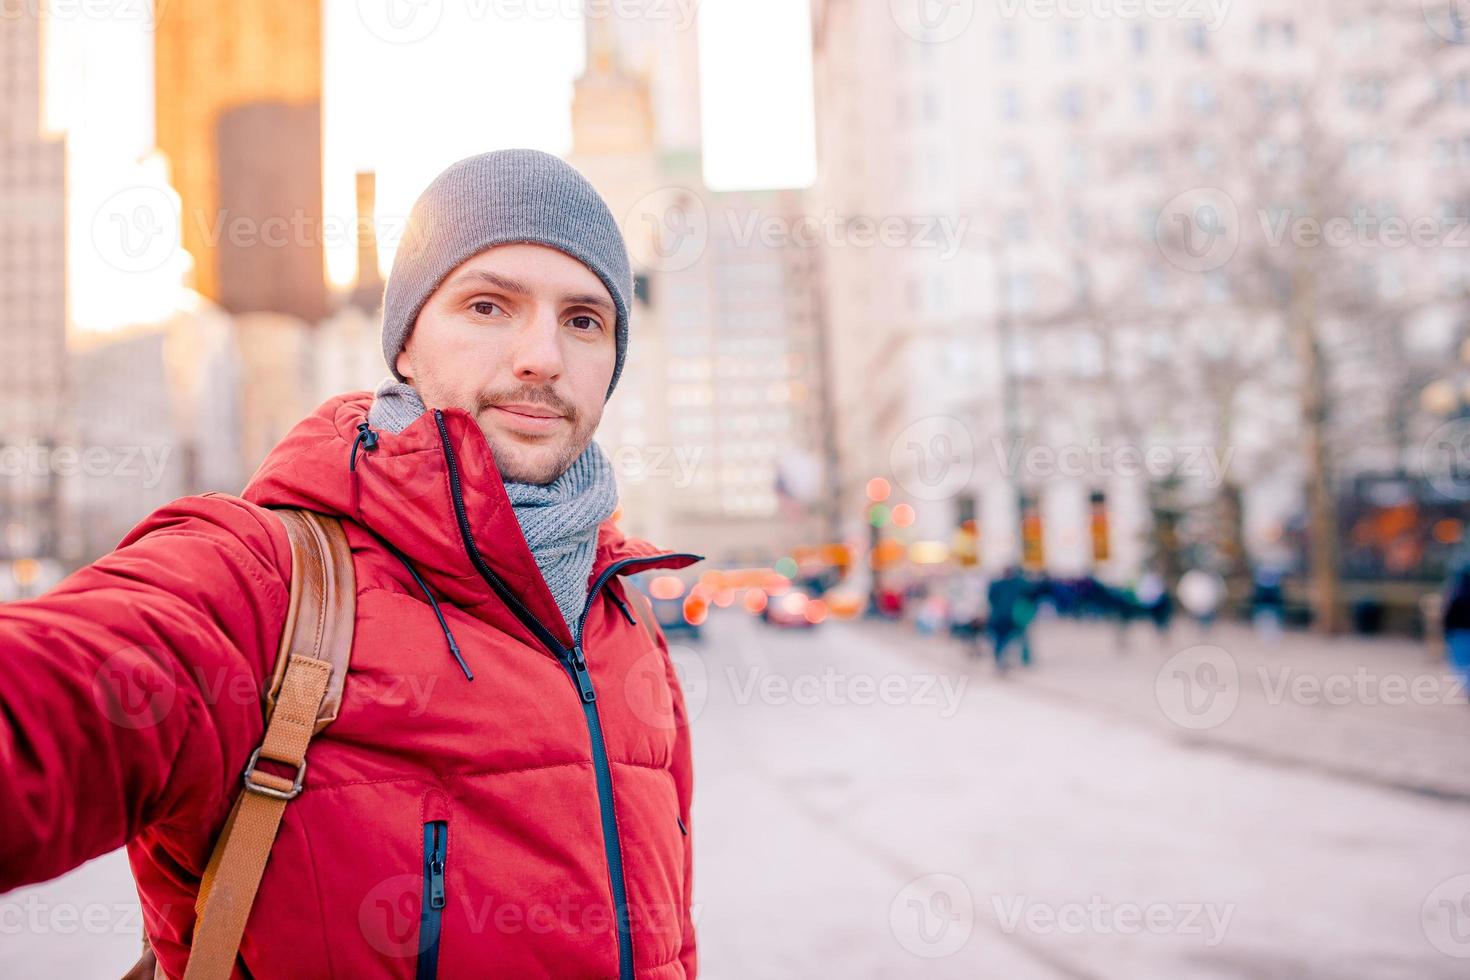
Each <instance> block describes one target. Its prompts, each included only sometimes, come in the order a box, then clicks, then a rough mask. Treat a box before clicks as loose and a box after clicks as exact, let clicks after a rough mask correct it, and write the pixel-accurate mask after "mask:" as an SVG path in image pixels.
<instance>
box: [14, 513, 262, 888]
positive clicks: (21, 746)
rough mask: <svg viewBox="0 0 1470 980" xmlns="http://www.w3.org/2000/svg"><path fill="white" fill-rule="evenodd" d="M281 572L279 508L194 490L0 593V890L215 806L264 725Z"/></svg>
mask: <svg viewBox="0 0 1470 980" xmlns="http://www.w3.org/2000/svg"><path fill="white" fill-rule="evenodd" d="M290 569H291V557H290V545H289V543H288V540H287V538H286V532H285V528H284V526H283V525H281V523H280V522H279V521H278V520H276V519H275V518H274V517H272V516H271V515H269V514H267V513H266V512H265V511H264V510H262V509H260V508H257V507H254V506H252V505H250V504H247V503H245V502H244V501H242V500H239V499H238V498H235V497H229V496H226V495H222V494H208V495H205V496H202V497H186V498H183V499H181V500H177V501H175V502H174V503H172V504H169V505H167V506H165V507H164V508H162V509H160V510H158V511H156V512H155V513H153V514H152V515H151V516H149V517H148V518H147V519H146V520H144V521H143V523H141V524H140V525H138V526H137V527H136V528H134V529H133V530H132V531H131V532H130V533H129V534H128V536H127V538H125V539H124V540H123V542H122V544H121V545H119V546H118V548H117V550H116V551H114V552H113V553H111V554H109V555H107V556H106V557H104V558H102V559H100V560H99V561H97V562H96V563H95V564H92V565H89V566H87V567H85V568H83V569H81V570H79V571H77V572H76V573H74V574H73V575H71V576H69V577H68V578H67V579H65V580H64V581H63V582H61V584H59V585H58V586H57V587H56V588H55V589H53V590H52V591H51V592H48V593H47V594H45V595H44V596H41V597H40V598H37V599H32V600H26V601H22V602H15V603H10V604H8V605H0V664H3V674H0V677H3V680H0V779H3V780H4V783H5V787H6V792H5V803H4V805H3V806H0V891H5V890H7V889H10V888H14V887H17V886H19V885H23V884H27V883H30V882H35V881H42V880H45V879H48V878H53V877H55V876H57V875H59V874H62V873H64V872H66V871H68V870H70V869H71V868H74V867H76V866H77V865H79V864H81V863H82V862H84V861H87V860H89V859H90V858H93V857H95V856H97V855H99V854H103V853H106V852H107V851H110V850H113V849H115V848H117V847H119V846H121V845H122V844H124V843H126V842H127V841H128V840H130V839H131V838H132V837H133V836H135V835H136V834H137V833H139V831H141V830H142V829H144V828H146V827H148V826H150V825H152V824H155V823H165V822H183V821H191V820H205V819H212V818H213V817H214V816H216V815H217V814H216V811H219V810H221V809H222V807H223V806H224V801H225V799H226V796H227V792H228V790H229V789H231V788H232V786H233V784H234V783H235V781H236V780H237V779H238V777H239V771H240V769H242V768H243V767H244V764H245V760H246V759H247V758H248V757H249V753H250V752H251V751H252V750H253V748H254V746H255V745H256V744H258V743H259V741H260V739H261V737H262V734H263V731H264V719H263V712H262V707H261V692H262V690H263V688H264V685H265V683H266V679H267V678H269V676H270V671H271V669H272V667H273V665H274V660H275V655H276V649H277V646H278V640H279V637H280V633H281V628H282V625H283V623H284V621H285V616H286V607H287V603H288V596H289V582H290Z"/></svg>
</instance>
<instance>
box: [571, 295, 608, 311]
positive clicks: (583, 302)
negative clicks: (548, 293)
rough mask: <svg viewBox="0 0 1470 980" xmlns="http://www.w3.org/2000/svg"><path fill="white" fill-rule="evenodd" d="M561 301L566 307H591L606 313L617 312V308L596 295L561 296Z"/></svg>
mask: <svg viewBox="0 0 1470 980" xmlns="http://www.w3.org/2000/svg"><path fill="white" fill-rule="evenodd" d="M561 301H562V303H563V304H564V305H566V306H592V307H596V308H597V309H599V310H602V311H604V312H606V313H616V312H617V308H616V307H615V306H613V305H612V303H610V302H608V301H607V299H606V298H605V297H602V296H598V295H597V294H596V293H574V294H572V295H571V296H563V297H562V298H561Z"/></svg>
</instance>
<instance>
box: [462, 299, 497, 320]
mask: <svg viewBox="0 0 1470 980" xmlns="http://www.w3.org/2000/svg"><path fill="white" fill-rule="evenodd" d="M470 309H472V310H474V311H475V312H476V313H478V314H480V315H481V316H494V315H495V314H497V313H503V312H505V311H504V310H502V309H501V308H500V305H499V304H498V303H492V302H490V301H489V300H488V299H482V300H480V301H479V302H478V303H471V304H470Z"/></svg>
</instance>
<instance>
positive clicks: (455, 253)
mask: <svg viewBox="0 0 1470 980" xmlns="http://www.w3.org/2000/svg"><path fill="white" fill-rule="evenodd" d="M507 242H533V243H536V244H539V245H549V246H550V247H552V248H554V249H557V250H558V251H561V252H565V253H566V254H567V255H570V256H571V257H572V258H574V259H576V260H578V261H579V262H581V263H582V264H583V265H585V266H586V267H587V268H589V269H591V270H592V271H593V272H594V273H596V274H597V278H599V279H601V280H602V283H603V285H605V286H606V287H607V291H608V292H609V293H611V294H612V298H613V304H614V305H615V306H616V307H617V312H618V322H617V345H618V358H617V363H616V365H615V366H614V367H613V376H612V383H611V384H609V385H608V388H607V396H608V397H609V398H610V397H612V392H613V389H614V388H615V387H617V384H618V376H619V375H621V374H622V373H623V357H624V355H625V354H626V353H627V350H628V311H629V304H630V302H631V300H632V297H633V274H632V272H631V270H630V268H629V265H628V250H627V248H626V247H625V246H624V244H623V235H622V232H621V231H619V230H618V223H617V221H615V220H614V219H613V216H612V212H611V211H610V210H608V206H607V202H605V201H604V200H603V199H602V197H601V195H599V194H598V193H597V191H596V189H595V188H593V186H592V185H591V184H590V183H589V182H588V181H587V178H585V177H583V176H582V175H581V174H580V173H578V172H577V171H576V170H575V169H574V168H573V167H572V166H571V165H569V164H568V163H566V162H565V161H563V160H561V159H560V158H558V157H554V156H552V155H551V154H549V153H542V152H541V151H539V150H497V151H495V152H494V153H481V154H480V155H478V156H472V157H467V158H465V159H463V160H461V161H459V162H458V163H455V164H451V165H450V166H449V167H448V168H447V169H446V170H445V171H444V172H443V173H441V174H440V175H439V176H438V177H435V178H434V181H433V183H431V184H430V185H429V186H428V187H427V188H426V189H425V190H424V192H423V193H422V194H420V195H419V199H418V200H417V201H415V202H414V205H413V211H412V212H411V213H410V214H409V217H408V227H407V228H406V229H405V230H404V233H403V240H402V242H401V243H400V244H399V246H398V254H397V256H395V258H394V259H393V271H392V272H390V273H389V274H388V283H387V286H386V288H385V289H384V292H383V357H385V358H386V359H387V361H388V370H390V371H392V372H393V375H394V376H395V377H396V378H398V380H399V381H403V380H404V378H403V376H402V375H400V374H399V373H398V355H399V353H400V352H401V351H402V350H403V345H404V343H406V342H407V340H408V335H409V332H410V331H411V330H413V324H414V321H415V320H416V319H417V318H418V315H419V311H420V310H421V309H423V306H424V303H425V302H426V301H427V300H428V298H429V296H430V295H431V294H432V293H433V292H434V290H435V289H438V288H439V284H440V283H441V282H443V281H444V279H445V277H446V276H448V275H449V273H451V272H453V271H454V269H455V268H456V267H457V266H458V265H459V264H460V263H461V262H464V261H465V260H466V259H469V258H471V257H473V256H475V255H478V254H480V253H481V252H483V251H485V250H486V249H487V248H490V247H491V246H493V245H503V244H505V243H507Z"/></svg>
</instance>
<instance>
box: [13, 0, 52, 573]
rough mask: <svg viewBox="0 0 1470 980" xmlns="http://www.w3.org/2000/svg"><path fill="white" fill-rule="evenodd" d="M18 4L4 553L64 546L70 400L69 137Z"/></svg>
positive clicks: (32, 17)
mask: <svg viewBox="0 0 1470 980" xmlns="http://www.w3.org/2000/svg"><path fill="white" fill-rule="evenodd" d="M16 6H17V8H18V9H16V10H13V11H7V10H5V8H4V6H3V5H0V14H3V16H0V364H4V365H5V366H6V377H7V379H8V381H7V383H6V384H5V385H4V388H3V390H0V422H3V426H0V456H3V458H4V465H3V467H0V561H3V560H4V559H6V558H31V557H38V556H52V555H55V554H56V553H57V551H58V542H57V538H56V535H57V529H58V522H57V520H56V506H57V498H58V494H57V480H56V474H55V472H54V468H53V467H52V466H51V465H50V464H51V459H52V457H51V450H52V448H53V447H55V446H56V444H57V443H59V442H61V441H63V439H64V436H63V434H62V427H63V411H64V408H65V398H66V389H65V376H66V231H65V229H66V199H65V198H66V145H65V143H64V141H62V140H60V139H51V138H47V137H45V136H43V134H42V133H41V86H42V78H43V75H42V71H41V50H42V49H41V36H42V35H41V22H40V19H39V17H38V16H37V15H36V13H35V10H36V5H34V4H18V5H16ZM3 571H4V570H3V569H0V572H3Z"/></svg>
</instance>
